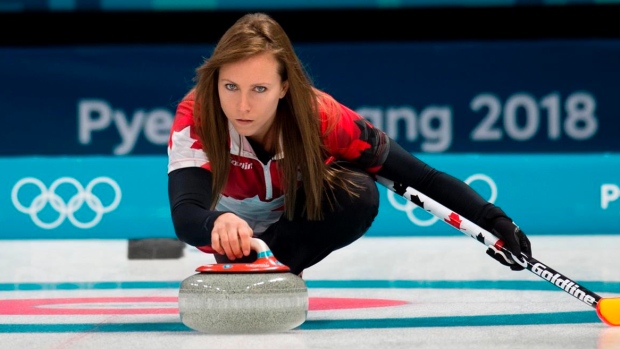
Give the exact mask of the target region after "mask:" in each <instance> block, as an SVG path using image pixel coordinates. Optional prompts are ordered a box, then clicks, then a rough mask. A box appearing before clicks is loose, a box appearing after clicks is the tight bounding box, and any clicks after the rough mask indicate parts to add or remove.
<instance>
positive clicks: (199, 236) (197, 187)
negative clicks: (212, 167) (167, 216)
mask: <svg viewBox="0 0 620 349" xmlns="http://www.w3.org/2000/svg"><path fill="white" fill-rule="evenodd" d="M212 180H213V178H212V175H211V172H210V171H208V170H205V169H203V168H200V167H188V168H181V169H178V170H174V171H172V172H170V173H169V174H168V199H169V200H170V211H171V214H172V224H173V226H174V231H175V233H176V235H177V237H178V238H179V240H181V241H183V242H185V243H187V244H189V245H192V246H206V245H211V230H213V222H214V221H215V219H216V218H217V217H219V215H221V214H223V213H225V212H220V211H213V210H210V209H209V203H210V202H211V196H212V193H211V183H212Z"/></svg>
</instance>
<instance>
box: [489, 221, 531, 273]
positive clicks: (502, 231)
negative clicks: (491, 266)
mask: <svg viewBox="0 0 620 349" xmlns="http://www.w3.org/2000/svg"><path fill="white" fill-rule="evenodd" d="M491 233H492V234H493V235H495V236H497V237H498V238H500V239H501V240H502V241H504V247H505V248H506V249H507V250H508V251H510V252H511V253H512V254H513V255H514V256H515V257H517V258H519V260H520V262H521V264H525V261H524V260H523V258H522V257H521V252H523V253H524V254H526V255H527V256H528V257H531V256H532V246H531V244H530V240H529V239H528V238H527V236H525V234H524V233H523V232H522V231H521V229H519V227H518V226H516V225H515V224H514V223H513V222H512V221H511V220H510V219H508V218H506V217H498V218H496V219H495V224H493V229H492V230H491ZM487 254H488V255H489V256H491V257H493V258H494V259H495V260H497V261H498V262H500V263H502V264H503V265H506V266H509V267H510V269H512V270H517V271H518V270H523V269H525V268H524V267H523V266H522V265H520V264H519V263H518V262H516V261H514V259H513V256H512V255H510V254H506V253H502V252H501V251H498V250H496V249H495V248H492V247H489V248H488V249H487Z"/></svg>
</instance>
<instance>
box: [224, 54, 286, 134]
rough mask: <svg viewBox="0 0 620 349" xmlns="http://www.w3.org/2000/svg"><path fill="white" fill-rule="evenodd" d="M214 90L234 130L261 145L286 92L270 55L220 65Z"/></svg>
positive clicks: (260, 55) (284, 84) (276, 63)
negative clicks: (215, 89)
mask: <svg viewBox="0 0 620 349" xmlns="http://www.w3.org/2000/svg"><path fill="white" fill-rule="evenodd" d="M217 89H218V94H219V97H220V104H221V105H222V109H223V110H224V114H226V117H227V118H228V120H229V121H230V122H231V123H232V125H233V127H234V128H235V130H237V132H239V134H240V135H242V136H246V137H248V138H251V139H252V140H254V141H257V142H259V143H261V144H264V140H265V139H264V138H265V135H266V134H267V131H269V128H270V127H271V125H272V124H273V121H274V119H275V116H276V109H277V107H278V101H279V100H280V99H281V98H283V97H284V95H286V91H287V89H288V82H282V81H281V78H280V74H278V62H277V60H276V59H275V57H274V56H273V54H271V53H261V54H258V55H255V56H252V57H250V58H247V59H244V60H241V61H238V62H233V63H228V64H225V65H222V67H220V71H219V79H218V83H217Z"/></svg>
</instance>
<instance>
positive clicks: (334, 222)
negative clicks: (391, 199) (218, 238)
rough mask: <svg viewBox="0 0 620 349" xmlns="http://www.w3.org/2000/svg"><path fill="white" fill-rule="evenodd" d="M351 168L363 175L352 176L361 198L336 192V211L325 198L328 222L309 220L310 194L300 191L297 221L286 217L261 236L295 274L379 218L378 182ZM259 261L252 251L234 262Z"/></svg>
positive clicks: (220, 258)
mask: <svg viewBox="0 0 620 349" xmlns="http://www.w3.org/2000/svg"><path fill="white" fill-rule="evenodd" d="M347 167H349V166H347ZM349 168H350V169H351V170H353V171H355V172H358V173H360V176H352V178H353V179H354V180H355V181H356V182H358V184H359V185H360V186H361V187H362V188H363V189H361V192H360V193H358V194H359V196H358V197H351V196H349V195H348V194H347V193H346V192H344V190H336V191H335V193H334V198H335V200H334V202H335V205H334V210H333V211H332V210H331V209H330V205H329V203H328V202H327V200H326V198H325V197H324V199H323V207H324V219H323V220H320V221H309V220H307V219H305V218H304V217H303V216H302V210H303V207H304V204H305V200H306V195H305V192H304V191H303V190H300V191H299V192H298V193H297V201H296V203H295V215H294V217H293V219H292V220H288V219H287V218H285V217H284V216H282V218H280V220H279V221H277V222H276V223H274V224H272V225H271V226H270V227H269V228H268V229H267V230H266V231H265V232H263V233H262V234H261V235H260V236H259V237H258V238H260V239H261V240H263V241H265V243H266V244H267V246H269V249H270V250H271V252H272V253H273V255H274V256H275V258H276V259H277V260H278V261H280V262H281V263H282V264H284V265H286V266H288V267H289V268H290V269H291V272H292V273H294V274H299V273H301V272H302V271H303V270H304V269H306V268H308V267H311V266H313V265H314V264H316V263H318V262H319V261H321V260H323V259H324V258H325V257H327V256H328V255H329V254H330V253H332V252H333V251H335V250H338V249H340V248H342V247H344V246H347V245H349V244H351V243H352V242H354V241H355V240H357V239H359V238H360V237H362V236H363V235H364V233H366V231H367V230H368V228H370V225H371V224H372V222H373V221H374V219H375V217H376V216H377V214H378V212H379V191H378V189H377V185H376V183H375V181H374V180H373V178H372V177H370V175H368V174H366V173H365V172H364V171H363V170H360V169H357V168H353V167H349ZM214 256H215V259H216V261H217V262H218V263H231V261H230V260H228V258H227V257H226V255H220V254H215V255H214ZM255 259H256V253H255V252H254V251H252V254H250V255H249V256H247V257H243V258H241V259H235V260H234V261H232V263H249V262H252V261H254V260H255Z"/></svg>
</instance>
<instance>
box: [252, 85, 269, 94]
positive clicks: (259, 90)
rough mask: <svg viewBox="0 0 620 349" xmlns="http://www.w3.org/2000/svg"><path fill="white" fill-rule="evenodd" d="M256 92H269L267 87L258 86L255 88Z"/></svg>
mask: <svg viewBox="0 0 620 349" xmlns="http://www.w3.org/2000/svg"><path fill="white" fill-rule="evenodd" d="M254 90H255V91H256V92H259V93H263V92H265V91H267V88H266V87H265V86H256V87H255V88H254Z"/></svg>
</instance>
